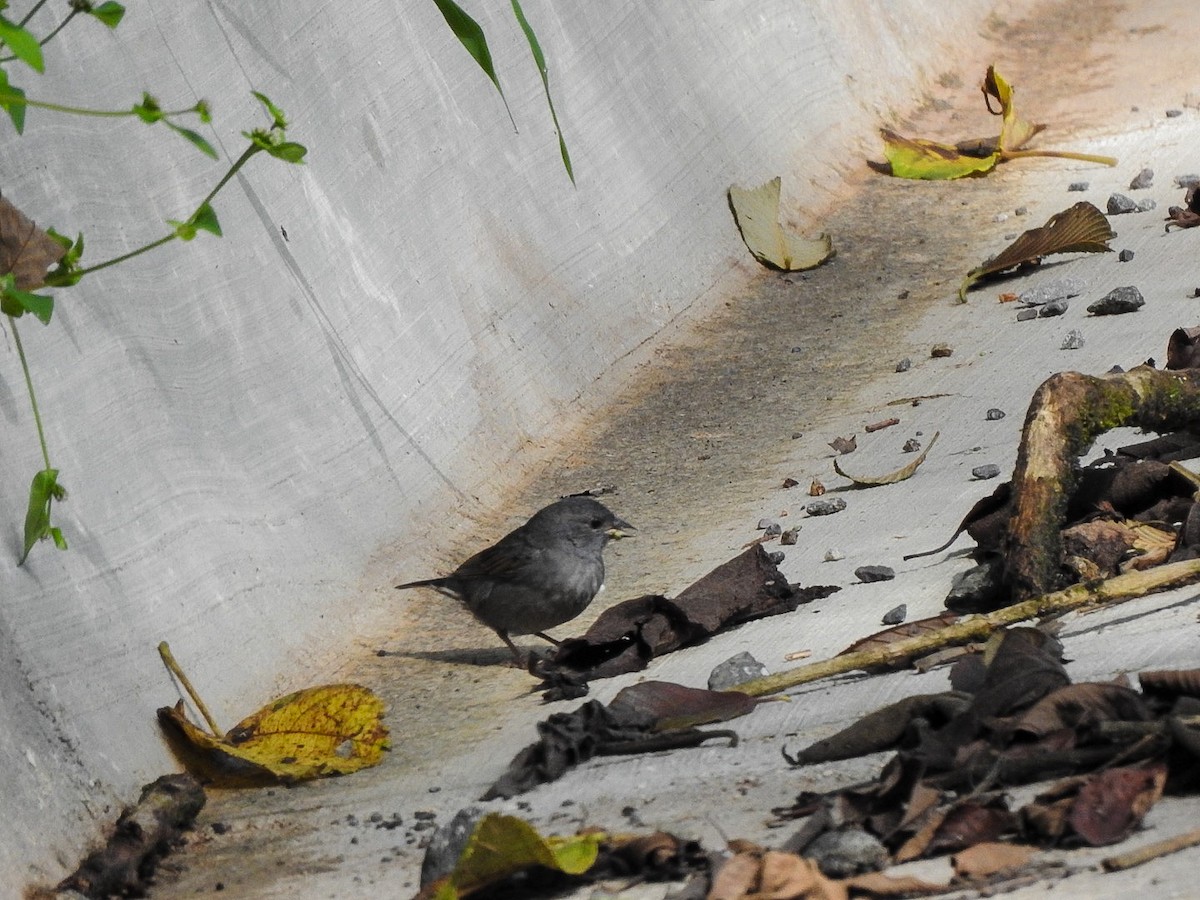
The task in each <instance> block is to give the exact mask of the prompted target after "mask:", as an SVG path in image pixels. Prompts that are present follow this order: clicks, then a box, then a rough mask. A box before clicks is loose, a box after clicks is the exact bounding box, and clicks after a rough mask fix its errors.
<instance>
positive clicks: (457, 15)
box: [433, 0, 517, 128]
mask: <svg viewBox="0 0 1200 900" xmlns="http://www.w3.org/2000/svg"><path fill="white" fill-rule="evenodd" d="M433 4H434V6H436V7H437V8H438V11H439V12H441V14H442V18H444V19H445V20H446V24H447V25H449V26H450V30H451V31H452V32H454V36H455V37H456V38H458V42H459V43H460V44H462V45H463V48H464V49H465V50H466V51H467V52H468V53H470V54H471V56H472V57H473V58H474V60H475V62H476V63H478V64H479V68H481V69H483V74H485V75H487V77H488V78H490V79H491V82H492V84H494V85H495V86H496V91H497V93H499V94H500V99H501V100H503V101H504V109H505V110H506V111H507V112H508V118H509V121H511V122H512V123H513V128H516V127H517V125H516V120H514V119H513V117H512V110H511V109H509V108H508V98H506V97H505V96H504V89H503V88H501V87H500V79H499V78H498V77H497V76H496V67H495V66H494V65H493V64H492V52H491V50H489V49H488V45H487V38H486V37H485V36H484V34H483V29H482V28H480V27H479V23H478V22H476V21H475V20H474V19H472V18H471V17H470V16H469V15H467V14H466V12H465V11H464V10H463V8H462V7H461V6H459V5H458V4H457V3H455V2H454V0H433Z"/></svg>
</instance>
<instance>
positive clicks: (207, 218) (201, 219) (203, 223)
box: [190, 203, 221, 237]
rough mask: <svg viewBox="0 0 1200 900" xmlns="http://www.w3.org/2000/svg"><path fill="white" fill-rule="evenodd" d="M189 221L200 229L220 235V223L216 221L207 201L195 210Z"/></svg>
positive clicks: (215, 216)
mask: <svg viewBox="0 0 1200 900" xmlns="http://www.w3.org/2000/svg"><path fill="white" fill-rule="evenodd" d="M190 221H191V223H192V225H194V226H195V227H196V228H197V229H199V230H200V231H207V232H208V233H209V234H215V235H216V236H217V237H221V223H219V222H218V221H217V214H216V212H214V211H213V208H212V207H211V206H209V205H208V204H207V203H205V204H203V205H202V206H201V207H200V208H199V209H198V210H196V212H195V213H194V214H193V215H192V218H191V219H190Z"/></svg>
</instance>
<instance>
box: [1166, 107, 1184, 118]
mask: <svg viewBox="0 0 1200 900" xmlns="http://www.w3.org/2000/svg"><path fill="white" fill-rule="evenodd" d="M1165 113H1166V116H1167V118H1168V119H1178V118H1179V117H1180V116H1182V115H1183V110H1182V109H1168V110H1165Z"/></svg>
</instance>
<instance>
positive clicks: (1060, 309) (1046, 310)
mask: <svg viewBox="0 0 1200 900" xmlns="http://www.w3.org/2000/svg"><path fill="white" fill-rule="evenodd" d="M1068 305H1069V302H1068V301H1067V300H1066V298H1064V297H1059V298H1058V299H1056V300H1049V301H1047V302H1046V303H1043V304H1042V307H1041V309H1039V310H1038V316H1039V318H1042V319H1049V318H1050V317H1051V316H1061V315H1062V314H1063V313H1065V312H1066V311H1067V307H1068Z"/></svg>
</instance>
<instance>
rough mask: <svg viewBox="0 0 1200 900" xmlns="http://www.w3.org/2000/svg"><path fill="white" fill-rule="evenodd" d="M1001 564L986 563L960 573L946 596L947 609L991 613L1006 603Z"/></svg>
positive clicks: (961, 611)
mask: <svg viewBox="0 0 1200 900" xmlns="http://www.w3.org/2000/svg"><path fill="white" fill-rule="evenodd" d="M999 569H1000V567H999V564H998V563H996V562H986V563H981V564H980V565H977V566H975V567H974V568H971V569H967V571H965V572H959V573H958V574H957V575H955V576H954V579H953V581H952V582H951V584H950V593H948V594H947V595H946V609H949V610H951V611H953V612H957V613H968V612H991V611H992V610H993V609H996V608H997V607H998V606H1001V605H1003V603H1004V599H1003V597H1004V592H1003V590H1002V588H1001V584H1000V572H999Z"/></svg>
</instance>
